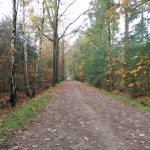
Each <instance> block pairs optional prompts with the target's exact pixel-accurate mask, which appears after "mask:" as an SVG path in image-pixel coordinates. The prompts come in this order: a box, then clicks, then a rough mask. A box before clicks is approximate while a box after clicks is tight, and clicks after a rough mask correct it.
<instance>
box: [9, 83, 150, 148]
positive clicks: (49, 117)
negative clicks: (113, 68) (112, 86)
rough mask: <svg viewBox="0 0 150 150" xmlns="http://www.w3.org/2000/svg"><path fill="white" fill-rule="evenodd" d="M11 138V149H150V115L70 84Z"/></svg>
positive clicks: (79, 85)
mask: <svg viewBox="0 0 150 150" xmlns="http://www.w3.org/2000/svg"><path fill="white" fill-rule="evenodd" d="M11 139H13V146H12V148H9V150H146V149H149V150H150V113H149V112H143V111H142V110H139V109H136V108H133V107H132V106H129V105H127V104H125V103H123V102H121V101H117V100H115V99H113V98H110V97H109V96H105V95H103V94H101V93H100V92H99V91H97V90H95V89H94V88H92V87H90V86H88V85H86V84H82V83H79V82H75V81H67V82H65V83H63V84H60V85H58V90H57V91H56V92H55V93H54V94H53V97H52V98H51V100H50V101H49V103H48V104H47V105H46V107H45V111H44V112H42V113H41V114H40V115H39V116H38V119H36V120H35V119H34V120H31V125H30V126H29V127H26V128H23V129H22V130H20V131H18V133H17V134H16V135H15V136H13V137H11Z"/></svg>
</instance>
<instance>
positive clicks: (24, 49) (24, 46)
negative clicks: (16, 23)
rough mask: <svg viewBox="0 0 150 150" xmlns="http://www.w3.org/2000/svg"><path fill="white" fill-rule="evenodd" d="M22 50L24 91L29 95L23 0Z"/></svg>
mask: <svg viewBox="0 0 150 150" xmlns="http://www.w3.org/2000/svg"><path fill="white" fill-rule="evenodd" d="M23 52H24V76H25V81H26V93H27V96H28V97H30V88H29V76H28V53H27V39H26V35H25V2H24V0H23Z"/></svg>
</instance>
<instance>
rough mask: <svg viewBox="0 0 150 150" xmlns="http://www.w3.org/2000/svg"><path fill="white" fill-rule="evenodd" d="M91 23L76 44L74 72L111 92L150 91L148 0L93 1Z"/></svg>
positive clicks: (72, 66)
mask: <svg viewBox="0 0 150 150" xmlns="http://www.w3.org/2000/svg"><path fill="white" fill-rule="evenodd" d="M90 5H91V11H90V12H89V20H90V26H89V28H88V29H87V30H85V31H81V30H80V32H81V33H82V34H81V35H80V36H79V38H78V39H77V41H76V42H75V43H74V48H73V50H72V54H71V55H70V57H71V60H72V63H70V62H69V63H70V64H69V67H70V70H71V72H73V73H74V77H75V79H77V80H81V81H87V82H89V83H92V84H94V85H95V86H97V87H99V88H104V89H106V90H108V91H113V90H117V91H118V92H123V91H126V92H127V93H128V94H129V95H130V97H132V98H134V97H138V96H143V95H145V96H146V95H147V96H148V95H149V94H150V34H149V33H150V26H149V24H150V18H149V6H150V3H149V2H148V1H147V3H146V1H137V0H122V1H120V3H116V2H115V1H113V0H105V1H104V0H103V1H102V0H95V1H91V3H90Z"/></svg>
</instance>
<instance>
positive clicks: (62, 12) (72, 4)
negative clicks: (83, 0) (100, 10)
mask: <svg viewBox="0 0 150 150" xmlns="http://www.w3.org/2000/svg"><path fill="white" fill-rule="evenodd" d="M76 1H77V0H74V1H73V2H72V3H70V4H69V5H68V7H67V8H66V9H65V10H64V11H63V12H62V14H61V15H60V16H59V18H58V19H60V18H61V17H62V16H63V15H64V14H65V12H66V11H67V10H68V9H69V8H70V7H71V6H72V5H73V4H74V3H75V2H76Z"/></svg>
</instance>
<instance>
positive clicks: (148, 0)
mask: <svg viewBox="0 0 150 150" xmlns="http://www.w3.org/2000/svg"><path fill="white" fill-rule="evenodd" d="M147 2H150V0H145V1H144V2H142V3H140V4H139V5H137V6H135V7H134V8H133V9H131V10H129V12H132V11H134V10H135V9H136V8H138V7H140V6H142V5H143V4H145V3H147Z"/></svg>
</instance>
